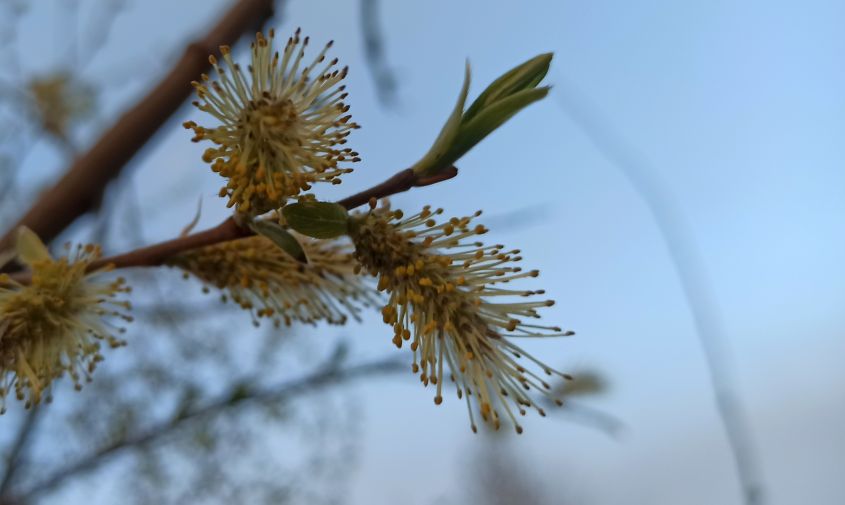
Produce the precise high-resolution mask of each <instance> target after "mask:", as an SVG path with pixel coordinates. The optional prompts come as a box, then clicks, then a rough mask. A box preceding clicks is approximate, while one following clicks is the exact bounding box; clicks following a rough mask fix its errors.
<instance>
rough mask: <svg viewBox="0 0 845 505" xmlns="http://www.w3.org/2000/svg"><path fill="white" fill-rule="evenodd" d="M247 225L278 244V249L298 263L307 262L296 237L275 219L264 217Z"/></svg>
mask: <svg viewBox="0 0 845 505" xmlns="http://www.w3.org/2000/svg"><path fill="white" fill-rule="evenodd" d="M249 227H250V228H251V229H252V231H254V232H255V233H257V234H259V235H261V236H263V237H267V238H269V239H270V240H272V241H273V243H274V244H276V245H277V246H279V249H281V250H283V251H284V252H286V253H288V254H289V255H290V256H291V257H292V258H293V259H295V260H296V261H298V262H300V263H308V258H307V257H306V256H305V250H304V249H302V245H300V243H299V241H298V240H296V237H294V236H293V235H291V234H290V233H289V232H288V231H287V230H285V229H284V228H282V226H281V225H280V224H279V223H277V222H275V221H267V220H265V219H257V220H255V221H251V222H250V223H249Z"/></svg>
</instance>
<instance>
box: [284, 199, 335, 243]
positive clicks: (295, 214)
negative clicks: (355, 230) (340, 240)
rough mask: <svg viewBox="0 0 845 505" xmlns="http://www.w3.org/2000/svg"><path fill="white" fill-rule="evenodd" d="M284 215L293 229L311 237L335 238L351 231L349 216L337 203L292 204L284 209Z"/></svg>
mask: <svg viewBox="0 0 845 505" xmlns="http://www.w3.org/2000/svg"><path fill="white" fill-rule="evenodd" d="M282 215H284V216H285V220H286V221H287V223H288V225H289V226H290V227H291V228H293V229H294V230H296V231H298V232H299V233H301V234H303V235H307V236H309V237H314V238H335V237H339V236H341V235H343V234H345V233H347V231H348V230H349V214H347V212H346V209H345V208H344V207H343V206H342V205H339V204H336V203H329V202H299V203H292V204H290V205H286V206H285V207H284V208H283V209H282Z"/></svg>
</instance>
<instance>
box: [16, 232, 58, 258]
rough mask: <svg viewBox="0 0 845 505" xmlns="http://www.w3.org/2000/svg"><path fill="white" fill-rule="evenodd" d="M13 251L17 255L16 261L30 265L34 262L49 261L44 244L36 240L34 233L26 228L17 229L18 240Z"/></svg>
mask: <svg viewBox="0 0 845 505" xmlns="http://www.w3.org/2000/svg"><path fill="white" fill-rule="evenodd" d="M16 244H17V245H16V247H15V249H16V250H17V253H18V259H20V260H21V261H23V262H24V263H26V264H27V265H31V264H32V263H33V262H35V261H39V260H48V259H50V252H49V251H48V250H47V246H45V245H44V242H42V241H41V239H40V238H38V235H36V234H35V232H34V231H32V230H30V229H29V228H27V227H26V226H21V227H20V228H18V239H17V243H16Z"/></svg>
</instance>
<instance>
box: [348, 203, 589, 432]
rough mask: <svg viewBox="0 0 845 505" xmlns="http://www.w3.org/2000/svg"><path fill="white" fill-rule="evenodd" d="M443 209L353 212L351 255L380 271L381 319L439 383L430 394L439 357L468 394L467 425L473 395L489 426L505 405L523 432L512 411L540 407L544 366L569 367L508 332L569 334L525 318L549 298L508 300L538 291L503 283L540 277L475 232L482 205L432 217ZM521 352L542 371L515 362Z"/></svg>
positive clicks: (545, 390) (546, 388) (425, 376)
mask: <svg viewBox="0 0 845 505" xmlns="http://www.w3.org/2000/svg"><path fill="white" fill-rule="evenodd" d="M441 213H442V209H438V210H436V211H432V210H431V209H430V208H429V207H425V208H424V209H423V211H422V212H420V213H418V214H416V215H414V216H411V217H409V218H406V219H403V215H402V212H401V211H393V212H390V211H385V210H375V211H371V212H370V213H369V214H367V215H366V216H364V217H359V218H357V220H356V221H355V222H354V223H353V224H352V226H351V227H350V232H351V235H352V238H353V242H354V244H355V247H356V256H357V258H358V261H359V262H360V263H361V265H362V266H363V267H364V268H366V269H367V270H369V271H370V272H371V273H372V274H373V275H377V276H378V278H379V283H378V286H379V289H381V290H386V291H387V292H389V293H390V299H389V301H388V304H387V305H386V306H385V307H384V309H383V310H382V315H383V316H384V322H385V323H387V324H390V325H392V326H393V331H394V337H393V343H394V344H396V346H397V347H402V345H403V343H404V342H405V341H409V342H410V347H411V350H412V351H413V352H414V363H413V365H412V369H413V371H414V372H415V373H419V374H420V380H421V381H422V383H423V384H424V385H426V386H428V385H429V384H431V385H434V386H435V387H436V388H437V393H436V396H435V397H434V402H435V403H436V404H440V403H441V402H442V401H443V397H442V388H443V377H444V370H443V369H444V363H445V364H447V365H448V367H449V370H450V371H451V373H450V374H449V377H450V378H451V379H452V381H453V382H454V383H455V385H456V388H457V394H458V398H462V397H463V398H465V400H466V404H467V409H468V410H469V416H470V423H471V426H472V429H473V431H476V430H477V427H476V424H475V415H474V414H473V411H474V410H475V409H473V406H472V403H473V402H474V403H475V406H476V408H477V409H478V411H479V412H480V413H481V418H482V419H483V420H484V421H485V422H488V423H490V424H491V425H492V426H493V427H494V428H497V429H498V428H499V425H500V419H501V415H502V414H505V415H507V416H508V418H509V419H510V421H511V422H512V423H513V425H514V427H515V429H516V431H517V433H521V432H522V427H521V426H520V424H519V422H518V421H517V417H516V415H515V413H518V414H520V415H524V414H525V413H526V407H529V408H530V407H533V408H534V409H536V410H537V411H538V412H539V413H540V415H545V413H544V412H543V409H542V408H541V407H540V406H539V405H538V404H537V403H536V402H535V400H533V399H532V397H531V396H529V393H530V391H531V390H532V389H533V390H539V391H541V392H542V394H544V395H546V396H551V393H550V388H551V386H550V385H549V384H548V383H547V382H546V381H545V380H544V379H543V378H542V377H541V375H542V374H545V375H552V374H556V375H558V376H561V377H564V378H569V376H568V375H566V374H562V373H560V372H557V371H555V370H553V369H551V368H550V367H548V366H546V365H544V364H543V363H541V362H540V361H539V360H537V359H536V358H534V357H533V356H531V355H530V354H528V353H526V352H525V351H523V350H522V349H521V348H520V347H519V346H518V345H516V344H515V343H513V341H512V340H513V339H515V338H531V337H551V336H568V335H572V334H573V333H572V332H568V331H567V332H564V331H562V330H561V329H560V328H557V327H547V326H539V325H535V324H530V323H528V322H526V321H525V320H526V319H534V318H538V317H540V316H539V315H538V314H537V310H536V309H538V308H540V307H547V306H550V305H552V304H553V302H552V301H551V300H540V301H532V300H525V301H518V300H511V299H510V298H511V297H524V298H527V297H531V296H532V295H537V294H543V293H544V291H525V290H514V289H508V288H506V287H503V286H502V285H503V284H507V283H509V282H510V281H514V280H517V279H521V278H524V277H536V276H537V275H538V272H537V271H536V270H531V271H523V270H522V269H521V268H519V267H516V266H511V265H512V264H513V263H515V262H518V261H520V260H521V259H522V258H521V257H520V256H519V251H518V250H511V251H505V250H503V249H504V246H502V245H492V246H486V247H485V246H484V245H483V244H482V243H480V242H475V241H472V237H474V236H476V235H481V234H483V233H485V232H486V231H487V229H486V228H484V227H483V226H481V225H477V226H472V225H471V224H470V223H471V221H472V219H473V218H474V217H477V216H478V215H480V214H481V212H480V211H479V212H477V213H476V214H475V215H474V216H472V217H463V218H452V219H450V220H448V221H446V222H443V223H439V224H438V223H437V221H436V219H435V217H436V216H438V215H439V214H441ZM499 300H504V301H501V302H500V301H499ZM519 358H525V359H526V360H528V361H529V362H531V363H533V365H535V366H536V367H538V368H539V370H540V371H541V373H537V372H534V371H531V370H529V369H528V368H526V367H525V366H523V365H521V364H520V363H518V361H517V360H518V359H519ZM470 397H473V398H474V400H471V399H470Z"/></svg>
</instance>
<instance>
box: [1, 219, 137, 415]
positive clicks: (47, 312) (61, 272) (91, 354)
mask: <svg viewBox="0 0 845 505" xmlns="http://www.w3.org/2000/svg"><path fill="white" fill-rule="evenodd" d="M33 237H34V235H33ZM35 240H37V238H36V239H35ZM39 244H40V242H39ZM99 256H100V250H99V248H98V247H95V246H78V247H76V248H75V249H73V250H70V248H68V254H67V255H66V256H64V257H61V258H59V259H57V260H54V259H53V258H52V257H50V256H49V254H47V252H46V248H43V245H40V248H39V253H38V255H37V258H33V257H29V258H28V259H27V260H25V261H24V263H26V265H27V267H28V268H29V269H30V270H31V273H32V277H31V282H30V283H29V284H27V285H22V284H19V283H17V282H15V281H13V280H11V279H10V278H8V277H6V278H5V279H4V282H2V283H0V413H2V412H5V400H6V397H7V395H8V394H10V393H11V392H12V391H14V394H15V396H16V397H17V399H18V400H21V401H24V402H25V404H26V406H27V407H31V406H32V405H34V404H37V403H39V402H40V401H41V400H42V399H43V398H47V399H48V400H49V399H50V398H51V390H52V384H53V382H54V381H55V380H56V379H59V378H60V377H62V376H63V375H65V374H67V375H69V376H70V378H71V379H72V381H73V383H74V386H75V388H76V389H77V390H79V389H81V388H82V384H83V382H86V381H90V380H91V374H92V373H93V372H94V369H95V368H96V366H97V364H98V363H99V362H101V361H102V360H103V354H102V347H103V344H105V345H106V346H108V347H111V348H115V347H120V346H123V345H125V342H124V341H123V340H121V339H120V338H118V337H117V336H116V335H117V334H120V333H123V332H124V331H125V330H124V328H123V327H121V326H120V324H121V323H125V322H128V321H131V319H132V318H131V317H130V316H129V315H128V314H127V312H128V311H129V309H130V305H129V302H127V301H125V300H118V297H119V296H120V295H121V294H123V293H128V292H129V291H130V289H129V287H127V286H126V282H125V280H124V279H123V278H120V277H118V278H115V279H112V280H110V281H99V280H96V279H97V278H98V277H99V276H100V274H103V273H105V272H107V271H108V270H110V268H104V269H101V270H98V271H95V272H87V273H86V270H87V269H88V266H89V264H90V263H91V262H92V261H93V260H95V259H97V258H98V257H99Z"/></svg>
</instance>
